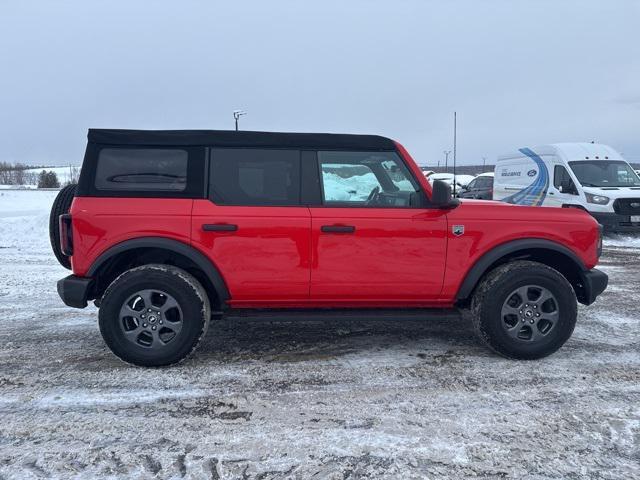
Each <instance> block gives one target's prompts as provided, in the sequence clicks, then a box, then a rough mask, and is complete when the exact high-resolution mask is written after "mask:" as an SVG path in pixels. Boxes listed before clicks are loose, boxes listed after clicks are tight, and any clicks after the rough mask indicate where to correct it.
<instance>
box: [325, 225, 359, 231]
mask: <svg viewBox="0 0 640 480" xmlns="http://www.w3.org/2000/svg"><path fill="white" fill-rule="evenodd" d="M320 230H321V231H323V232H325V233H353V232H355V231H356V227H354V226H353V225H322V227H320Z"/></svg>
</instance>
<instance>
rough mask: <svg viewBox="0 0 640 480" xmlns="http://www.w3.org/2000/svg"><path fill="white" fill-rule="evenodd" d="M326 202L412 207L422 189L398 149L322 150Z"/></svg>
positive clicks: (322, 172)
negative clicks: (364, 150)
mask: <svg viewBox="0 0 640 480" xmlns="http://www.w3.org/2000/svg"><path fill="white" fill-rule="evenodd" d="M318 161H319V164H320V175H321V179H322V195H323V203H324V204H325V205H336V206H340V205H343V206H373V207H409V206H412V205H413V204H414V203H416V198H417V197H416V192H417V191H418V190H419V189H418V186H417V185H416V183H415V181H414V179H413V177H412V176H411V174H410V173H409V170H408V169H407V167H406V166H405V165H404V163H402V161H401V160H400V158H399V157H398V155H397V154H396V153H395V152H333V151H320V152H318Z"/></svg>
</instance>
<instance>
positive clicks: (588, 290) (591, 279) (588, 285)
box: [578, 268, 609, 305]
mask: <svg viewBox="0 0 640 480" xmlns="http://www.w3.org/2000/svg"><path fill="white" fill-rule="evenodd" d="M580 277H581V278H580V280H581V283H582V287H583V288H582V291H581V292H578V301H579V302H580V303H582V304H584V305H591V304H592V303H593V302H595V301H596V298H598V295H600V294H601V293H602V292H604V291H605V290H606V288H607V285H608V284H609V276H608V275H607V274H606V273H604V272H602V271H600V270H598V269H597V268H593V269H591V270H587V271H586V272H582V273H581V274H580Z"/></svg>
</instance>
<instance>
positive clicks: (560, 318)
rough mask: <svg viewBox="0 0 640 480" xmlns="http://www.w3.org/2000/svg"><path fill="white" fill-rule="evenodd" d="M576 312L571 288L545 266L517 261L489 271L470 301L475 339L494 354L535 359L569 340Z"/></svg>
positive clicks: (563, 278) (562, 278)
mask: <svg viewBox="0 0 640 480" xmlns="http://www.w3.org/2000/svg"><path fill="white" fill-rule="evenodd" d="M577 312H578V307H577V302H576V295H575V292H574V290H573V287H572V286H571V284H570V283H569V282H568V281H567V279H566V278H565V277H564V276H562V275H561V274H560V273H559V272H558V271H557V270H554V269H553V268H551V267H548V266H547V265H544V264H541V263H537V262H530V261H517V262H511V263H507V264H505V265H501V266H499V267H497V268H496V269H495V270H493V271H491V272H490V273H489V274H488V275H487V276H486V278H485V279H484V280H483V281H482V283H481V284H480V285H479V286H478V288H477V290H476V293H475V294H474V297H473V299H472V301H471V317H472V320H473V323H474V326H475V329H476V332H477V333H478V336H479V337H480V339H481V340H482V342H483V343H485V344H486V345H487V346H488V347H489V348H491V349H492V350H493V351H495V352H496V353H498V354H500V355H502V356H505V357H508V358H515V359H523V360H534V359H538V358H542V357H546V356H547V355H551V354H552V353H553V352H555V351H556V350H558V349H559V348H560V347H561V346H562V345H564V343H565V342H566V341H567V340H568V339H569V338H570V337H571V334H572V333H573V329H574V327H575V324H576V317H577Z"/></svg>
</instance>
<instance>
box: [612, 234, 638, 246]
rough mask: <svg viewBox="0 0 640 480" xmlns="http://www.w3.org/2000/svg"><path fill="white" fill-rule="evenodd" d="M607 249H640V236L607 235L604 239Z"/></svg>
mask: <svg viewBox="0 0 640 480" xmlns="http://www.w3.org/2000/svg"><path fill="white" fill-rule="evenodd" d="M604 246H605V247H622V248H640V235H638V236H631V235H607V236H605V237H604Z"/></svg>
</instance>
